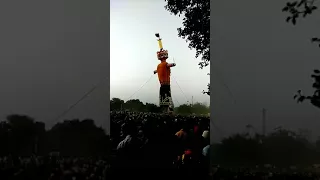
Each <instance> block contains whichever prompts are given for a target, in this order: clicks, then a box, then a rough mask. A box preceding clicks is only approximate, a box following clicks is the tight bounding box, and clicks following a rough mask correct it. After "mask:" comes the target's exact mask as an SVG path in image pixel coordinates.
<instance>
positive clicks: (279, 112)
mask: <svg viewBox="0 0 320 180" xmlns="http://www.w3.org/2000/svg"><path fill="white" fill-rule="evenodd" d="M285 3H286V1H285V0H277V1H267V0H245V1H213V5H212V7H214V9H212V10H211V11H212V16H211V18H212V21H211V24H212V25H211V27H212V30H211V32H213V33H212V39H211V41H213V46H211V48H212V51H211V52H212V59H211V61H212V64H211V66H212V68H213V69H212V70H213V71H212V76H211V79H212V83H213V84H212V85H213V88H212V91H213V92H212V93H211V94H212V97H211V98H212V103H211V106H212V107H213V110H214V114H212V118H213V120H214V122H215V123H216V124H217V126H218V127H219V128H220V131H219V130H214V132H215V134H214V135H213V137H214V138H217V137H219V136H223V135H228V134H230V133H233V132H237V131H244V130H245V125H246V124H249V123H250V124H252V125H253V126H254V127H255V128H256V130H257V131H258V132H261V119H262V118H261V117H262V108H266V109H267V111H268V113H267V120H268V121H267V128H268V129H267V130H268V131H269V132H270V131H272V129H273V128H275V127H277V126H283V127H284V128H290V129H297V128H308V129H310V130H312V132H313V136H314V137H315V136H319V135H320V133H319V131H318V129H319V128H320V109H317V108H315V107H313V106H312V105H310V104H309V103H307V102H306V103H303V104H297V103H296V102H295V101H294V100H293V98H292V97H293V95H294V93H295V92H296V91H297V90H298V89H303V90H305V92H306V93H312V89H311V85H312V82H313V81H312V79H311V78H310V75H311V73H312V71H313V69H315V68H319V67H320V61H319V59H320V49H319V48H318V47H317V46H316V45H315V44H311V43H310V38H311V37H313V36H318V35H319V29H320V24H319V19H318V17H319V12H318V11H317V12H316V13H315V14H314V15H313V16H312V17H309V18H307V19H305V20H299V21H298V25H297V26H293V25H291V24H288V23H285V18H286V14H285V13H282V12H281V9H282V8H283V6H284V5H285ZM217 74H218V75H217ZM221 79H223V81H224V82H225V83H226V84H227V85H228V86H229V88H230V90H231V91H232V93H233V96H234V99H235V100H236V103H234V102H233V98H231V95H229V93H228V92H227V90H226V88H224V87H223V86H222V85H221V84H220V83H219V80H221Z"/></svg>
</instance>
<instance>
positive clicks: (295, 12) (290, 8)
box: [282, 0, 320, 47]
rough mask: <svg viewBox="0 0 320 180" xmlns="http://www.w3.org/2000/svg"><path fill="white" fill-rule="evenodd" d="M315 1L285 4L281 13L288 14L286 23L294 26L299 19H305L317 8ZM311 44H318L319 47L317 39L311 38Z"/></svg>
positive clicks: (298, 1)
mask: <svg viewBox="0 0 320 180" xmlns="http://www.w3.org/2000/svg"><path fill="white" fill-rule="evenodd" d="M315 2H316V0H297V1H293V2H287V4H286V6H285V7H284V8H282V11H283V12H288V13H289V14H290V15H289V16H288V17H287V18H286V21H287V22H290V23H292V24H293V25H296V23H297V20H298V19H299V18H306V17H307V16H309V15H311V14H312V13H313V12H314V11H315V10H316V9H318V8H317V6H316V5H315ZM311 42H315V43H318V46H319V47H320V39H319V38H317V37H313V38H311Z"/></svg>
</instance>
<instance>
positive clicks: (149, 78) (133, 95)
mask: <svg viewBox="0 0 320 180" xmlns="http://www.w3.org/2000/svg"><path fill="white" fill-rule="evenodd" d="M152 78H153V75H151V76H150V78H149V79H148V80H147V81H146V82H145V83H144V84H142V86H141V87H140V88H139V89H138V90H137V91H136V92H134V93H133V94H132V95H131V96H129V98H127V100H126V101H128V100H130V98H132V96H134V95H135V94H137V93H138V92H139V91H140V90H141V89H142V88H143V87H144V86H145V85H146V84H147V83H148V82H149V81H150V80H151V79H152Z"/></svg>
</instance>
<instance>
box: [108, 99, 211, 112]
mask: <svg viewBox="0 0 320 180" xmlns="http://www.w3.org/2000/svg"><path fill="white" fill-rule="evenodd" d="M110 109H111V111H120V110H127V111H135V112H152V113H159V112H161V109H160V108H159V106H157V105H155V104H152V103H146V104H144V103H143V102H141V101H140V100H139V99H131V100H128V101H126V102H124V101H123V100H121V99H119V98H112V99H111V100H110ZM174 111H175V113H178V114H184V115H187V114H197V115H207V114H208V113H210V107H208V106H207V105H205V104H202V103H195V104H193V105H191V104H182V105H180V106H178V107H176V108H174Z"/></svg>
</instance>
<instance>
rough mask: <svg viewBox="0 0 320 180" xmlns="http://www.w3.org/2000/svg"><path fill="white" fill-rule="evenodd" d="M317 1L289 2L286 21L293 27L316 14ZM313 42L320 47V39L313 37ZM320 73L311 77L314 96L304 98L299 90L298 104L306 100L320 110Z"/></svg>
mask: <svg viewBox="0 0 320 180" xmlns="http://www.w3.org/2000/svg"><path fill="white" fill-rule="evenodd" d="M315 3H316V0H297V1H293V2H287V4H286V6H285V7H284V8H283V9H282V11H283V12H288V13H289V14H290V15H289V16H288V17H287V19H286V21H287V22H291V23H292V24H293V25H296V23H297V20H298V19H299V18H306V17H307V16H308V15H311V14H312V13H314V11H315V10H317V9H318V7H317V6H316V5H315ZM311 42H313V43H317V44H318V46H319V47H320V38H317V37H313V38H311ZM319 74H320V71H319V70H314V74H312V75H311V77H312V78H314V80H315V82H314V83H313V86H312V87H313V88H314V89H315V91H314V93H313V95H311V96H304V95H303V94H302V91H301V90H299V91H298V92H297V94H296V95H295V96H294V99H297V102H298V103H300V102H303V101H304V100H309V101H310V102H311V104H312V105H314V106H315V107H317V108H320V94H319V91H320V84H319V83H320V76H319Z"/></svg>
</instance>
